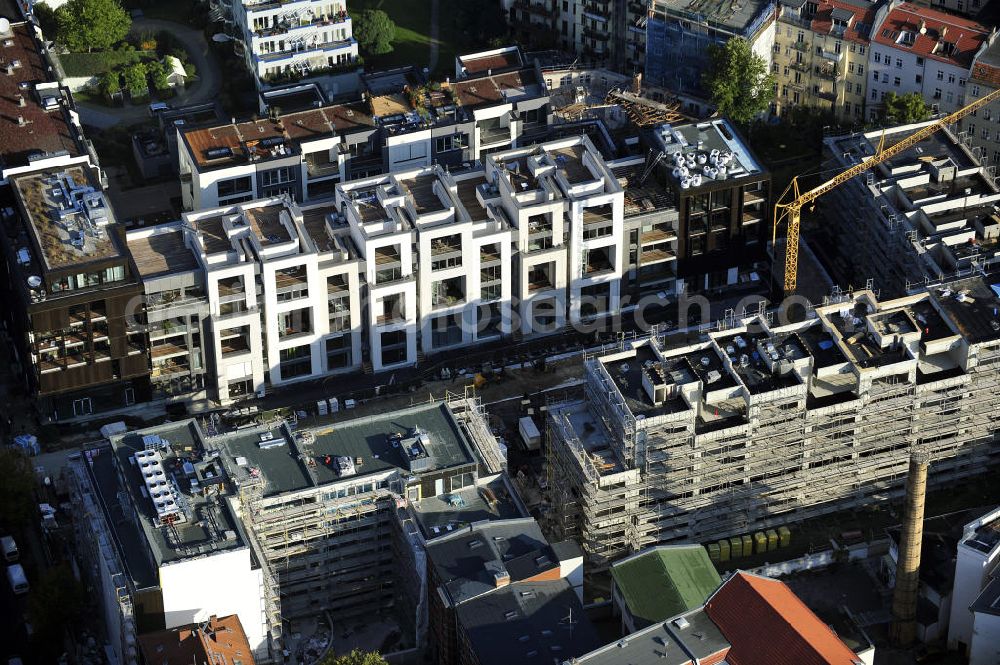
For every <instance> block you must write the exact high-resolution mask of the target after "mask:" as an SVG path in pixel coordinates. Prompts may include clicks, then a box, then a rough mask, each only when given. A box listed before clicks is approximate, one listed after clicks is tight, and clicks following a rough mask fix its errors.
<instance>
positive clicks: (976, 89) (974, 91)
mask: <svg viewBox="0 0 1000 665" xmlns="http://www.w3.org/2000/svg"><path fill="white" fill-rule="evenodd" d="M972 96H973V97H978V96H979V86H978V85H974V86H972Z"/></svg>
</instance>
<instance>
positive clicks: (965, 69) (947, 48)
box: [867, 2, 990, 120]
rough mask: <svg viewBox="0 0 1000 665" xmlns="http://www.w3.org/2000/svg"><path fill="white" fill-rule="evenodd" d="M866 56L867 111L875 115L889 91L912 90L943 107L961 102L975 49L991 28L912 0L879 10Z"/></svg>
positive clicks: (952, 107)
mask: <svg viewBox="0 0 1000 665" xmlns="http://www.w3.org/2000/svg"><path fill="white" fill-rule="evenodd" d="M883 15H884V17H885V18H884V19H882V20H881V21H877V22H876V24H875V27H874V29H873V30H872V33H871V35H872V44H871V48H870V49H869V60H868V71H869V80H868V100H867V101H868V115H869V120H874V119H876V118H877V117H878V116H879V114H880V111H881V103H882V99H883V98H884V97H885V95H886V93H888V92H895V93H896V94H897V95H905V94H907V93H911V92H915V93H918V94H920V95H922V96H923V98H924V99H925V100H926V101H927V103H928V104H929V105H934V106H936V107H937V108H938V110H940V111H941V112H942V113H951V112H952V111H956V110H958V109H960V108H961V107H963V106H965V103H966V102H965V100H966V84H967V83H968V80H969V72H970V68H971V66H972V61H973V58H974V57H975V55H976V52H977V51H978V50H979V49H980V47H982V46H983V44H984V43H986V41H987V38H988V37H989V35H990V28H988V27H986V26H983V25H981V24H979V23H977V22H975V21H972V20H969V19H966V18H962V17H960V16H954V15H951V14H945V13H944V12H940V11H937V10H934V9H929V8H926V7H919V6H917V5H914V4H911V3H908V2H907V3H902V4H898V5H890V6H889V9H888V11H885V10H882V11H880V12H879V17H880V18H881V17H882V16H883Z"/></svg>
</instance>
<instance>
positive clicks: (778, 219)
mask: <svg viewBox="0 0 1000 665" xmlns="http://www.w3.org/2000/svg"><path fill="white" fill-rule="evenodd" d="M998 98H1000V89H998V90H994V91H993V92H991V93H990V94H988V95H986V96H985V97H980V98H979V99H977V100H976V101H974V102H972V103H971V104H969V105H968V106H966V107H964V108H961V109H959V110H958V111H955V112H954V113H952V114H951V115H947V116H945V117H943V118H941V119H940V120H938V121H937V122H933V123H931V124H929V125H927V126H926V127H922V128H921V129H918V130H917V131H916V132H914V133H912V134H910V135H909V136H907V137H906V138H905V139H903V140H901V141H899V142H898V143H894V144H892V145H891V146H889V147H888V148H886V147H885V135H883V136H882V140H881V141H879V145H878V149H877V150H876V151H875V154H874V155H872V156H871V157H868V158H866V159H864V160H862V161H861V163H859V164H855V165H854V166H852V167H850V168H848V169H846V170H845V171H843V172H842V173H840V174H838V175H837V176H835V177H834V178H832V179H830V180H827V181H826V182H824V183H823V184H822V185H817V186H816V187H813V188H812V189H810V190H809V191H807V192H800V191H799V180H798V176H796V177H794V178H792V182H791V183H790V184H789V185H788V188H787V189H785V192H784V193H783V194H782V195H781V197H780V198H779V201H778V203H776V204H775V205H774V235H773V237H772V240H776V239H777V237H778V225H779V224H781V223H782V222H785V223H786V224H787V231H786V233H785V295H791V294H792V293H794V292H795V287H796V282H797V279H796V278H797V275H798V268H799V222H800V221H801V217H802V208H803V207H805V206H807V205H810V204H811V203H813V201H815V200H816V199H818V198H819V197H820V196H822V195H823V194H826V193H827V192H829V191H830V190H831V189H833V188H834V187H837V186H838V185H840V184H843V183H845V182H847V181H848V180H850V179H851V178H853V177H854V176H856V175H860V174H862V173H864V172H865V171H867V170H868V169H870V168H872V167H873V166H876V165H878V164H881V163H882V162H884V161H886V160H887V159H891V158H892V157H895V156H896V155H898V154H899V153H901V152H903V151H904V150H906V149H907V148H910V147H912V146H914V145H916V144H918V143H920V142H921V141H923V140H924V139H925V138H927V137H928V136H930V135H931V134H934V133H936V132H937V131H939V130H941V129H942V128H944V127H946V126H948V125H953V124H955V123H956V122H958V121H959V120H961V119H962V118H964V117H965V116H967V115H969V114H970V113H972V112H974V111H976V110H978V109H980V108H982V107H983V106H986V105H987V104H989V103H990V102H992V101H993V100H995V99H998ZM789 191H791V192H792V196H793V197H794V199H793V200H792V201H789V202H788V203H781V199H782V198H785V194H787V193H788V192H789ZM772 246H773V247H775V248H777V244H776V243H772Z"/></svg>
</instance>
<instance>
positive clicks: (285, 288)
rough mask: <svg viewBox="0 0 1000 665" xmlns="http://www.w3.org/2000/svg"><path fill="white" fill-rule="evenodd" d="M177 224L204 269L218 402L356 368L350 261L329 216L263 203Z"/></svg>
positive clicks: (354, 267) (354, 273) (354, 283)
mask: <svg viewBox="0 0 1000 665" xmlns="http://www.w3.org/2000/svg"><path fill="white" fill-rule="evenodd" d="M185 222H186V223H188V224H189V225H190V226H191V227H192V228H193V232H194V233H195V234H196V235H197V241H198V244H197V247H198V248H199V252H198V258H199V261H200V262H201V263H202V266H203V267H204V270H205V280H206V289H205V292H206V295H207V296H208V304H209V312H210V316H209V335H210V338H211V339H210V341H209V343H208V344H206V348H208V349H210V350H211V356H212V358H213V359H214V363H213V364H212V366H213V368H214V373H215V377H214V378H215V381H214V383H215V387H216V392H217V399H219V400H220V401H222V402H228V401H231V400H232V399H234V398H237V397H242V396H246V395H249V394H251V393H261V392H266V390H267V386H282V385H287V384H289V383H292V382H295V381H301V380H304V379H309V378H315V377H317V376H321V375H325V374H327V373H336V372H339V371H347V370H351V369H357V368H358V367H360V357H361V348H360V331H359V330H357V327H356V324H355V323H354V322H359V321H360V315H361V312H360V300H359V298H358V297H357V293H358V262H357V261H356V259H355V258H354V257H353V256H352V253H351V251H350V248H349V246H348V244H347V243H345V242H344V240H345V239H346V238H345V232H346V229H339V230H338V229H337V226H338V224H339V222H338V219H337V218H336V216H334V214H333V213H332V212H331V210H330V209H328V208H326V207H313V208H310V209H308V210H306V211H303V210H302V209H300V208H299V207H298V206H296V205H295V204H292V203H290V202H289V201H288V200H287V199H269V200H264V201H257V202H255V203H253V204H247V205H241V206H234V207H231V208H223V209H215V210H206V211H202V212H199V213H191V214H188V215H186V216H185Z"/></svg>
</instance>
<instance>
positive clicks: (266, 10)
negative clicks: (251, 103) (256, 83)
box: [233, 0, 358, 83]
mask: <svg viewBox="0 0 1000 665" xmlns="http://www.w3.org/2000/svg"><path fill="white" fill-rule="evenodd" d="M233 20H234V22H235V23H236V25H237V27H238V28H239V29H240V30H241V31H242V33H243V43H244V44H245V45H246V53H245V57H246V60H247V65H248V67H249V68H250V70H251V71H252V72H254V74H255V75H256V76H257V78H258V79H259V80H260V81H262V82H265V83H266V82H268V81H272V80H280V79H281V77H287V76H293V77H294V76H309V75H311V74H315V73H318V72H324V71H325V70H329V69H331V68H341V67H346V66H350V65H351V63H353V62H355V61H356V60H357V58H358V43H357V40H355V39H354V37H353V28H352V24H351V18H350V16H348V15H347V8H346V5H345V3H344V2H343V1H342V0H293V1H292V2H273V1H272V0H243V1H242V2H237V3H234V5H233Z"/></svg>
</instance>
